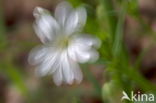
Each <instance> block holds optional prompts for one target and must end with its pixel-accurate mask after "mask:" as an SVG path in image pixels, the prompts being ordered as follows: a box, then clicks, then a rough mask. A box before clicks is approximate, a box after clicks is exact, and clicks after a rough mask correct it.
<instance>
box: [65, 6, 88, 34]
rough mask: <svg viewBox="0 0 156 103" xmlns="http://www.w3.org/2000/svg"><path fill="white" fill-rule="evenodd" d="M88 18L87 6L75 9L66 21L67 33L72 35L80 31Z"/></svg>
mask: <svg viewBox="0 0 156 103" xmlns="http://www.w3.org/2000/svg"><path fill="white" fill-rule="evenodd" d="M86 19H87V13H86V9H85V8H83V7H79V8H77V9H76V10H73V11H72V12H71V13H70V15H69V18H68V20H67V22H66V26H65V32H66V34H68V35H71V34H72V33H76V32H80V31H81V30H82V28H83V27H84V25H85V23H86Z"/></svg>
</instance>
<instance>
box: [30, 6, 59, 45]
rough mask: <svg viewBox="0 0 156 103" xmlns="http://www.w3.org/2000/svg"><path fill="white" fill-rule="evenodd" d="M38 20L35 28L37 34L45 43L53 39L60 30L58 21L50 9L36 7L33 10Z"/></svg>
mask: <svg viewBox="0 0 156 103" xmlns="http://www.w3.org/2000/svg"><path fill="white" fill-rule="evenodd" d="M33 14H34V16H35V18H36V22H35V24H34V29H35V32H36V34H37V36H38V37H39V38H40V40H41V41H42V42H43V43H46V42H48V41H51V40H53V39H54V36H55V35H56V34H58V32H59V31H60V26H59V24H58V23H57V21H56V20H55V19H54V18H53V17H52V16H51V15H50V13H49V11H48V10H46V9H43V8H41V7H36V8H35V9H34V12H33Z"/></svg>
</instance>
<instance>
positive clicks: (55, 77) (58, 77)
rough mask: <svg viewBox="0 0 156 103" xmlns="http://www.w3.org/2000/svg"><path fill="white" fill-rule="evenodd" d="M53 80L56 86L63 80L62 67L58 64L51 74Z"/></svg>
mask: <svg viewBox="0 0 156 103" xmlns="http://www.w3.org/2000/svg"><path fill="white" fill-rule="evenodd" d="M53 80H54V83H55V84H56V85H58V86H59V85H61V84H62V82H63V74H62V68H61V67H60V65H59V67H58V68H57V70H56V71H55V72H54V74H53Z"/></svg>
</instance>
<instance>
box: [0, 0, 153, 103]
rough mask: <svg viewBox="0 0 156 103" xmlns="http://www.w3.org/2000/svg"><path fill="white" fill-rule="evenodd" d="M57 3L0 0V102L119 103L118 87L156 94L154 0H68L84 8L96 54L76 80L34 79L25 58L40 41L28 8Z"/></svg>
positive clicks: (120, 93) (85, 29)
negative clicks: (63, 82) (95, 40)
mask: <svg viewBox="0 0 156 103" xmlns="http://www.w3.org/2000/svg"><path fill="white" fill-rule="evenodd" d="M61 1H62V0H0V103H121V97H122V91H123V90H124V91H126V92H127V93H128V94H129V95H130V92H131V91H134V92H138V91H140V92H141V93H153V94H155V93H156V0H68V1H69V2H70V3H71V4H72V5H73V6H74V7H77V6H79V5H83V6H84V7H85V8H86V9H87V13H88V19H87V24H86V26H85V28H84V32H86V33H90V34H93V35H96V36H97V37H99V39H101V41H102V46H101V48H100V49H99V52H100V58H99V60H98V61H97V62H96V63H94V64H83V65H81V68H82V71H83V74H84V79H83V81H82V83H81V84H73V85H62V86H59V87H57V86H56V85H55V84H53V80H52V77H51V76H47V77H43V78H39V77H36V76H35V73H34V70H35V67H33V66H31V65H29V64H28V61H27V58H28V54H29V52H30V50H31V49H32V48H34V47H35V46H36V45H39V44H41V42H40V40H39V39H38V37H37V36H36V34H35V33H34V30H33V27H32V25H33V23H34V17H33V15H32V12H33V9H34V8H35V7H36V6H41V7H43V8H46V9H48V10H50V11H51V12H52V14H53V13H54V10H55V7H56V5H57V4H58V3H59V2H61ZM155 98H156V97H155ZM123 102H125V103H131V102H128V101H123ZM132 103H133V102H132ZM135 103H136V102H135ZM148 103H149V102H148ZM153 103H155V102H153Z"/></svg>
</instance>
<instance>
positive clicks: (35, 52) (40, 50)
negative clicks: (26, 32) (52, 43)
mask: <svg viewBox="0 0 156 103" xmlns="http://www.w3.org/2000/svg"><path fill="white" fill-rule="evenodd" d="M47 52H48V50H47V48H45V47H44V46H38V47H36V48H34V49H32V50H31V52H30V53H29V56H28V62H29V64H31V65H37V64H39V63H41V62H42V61H43V60H44V58H45V56H46V54H47Z"/></svg>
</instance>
